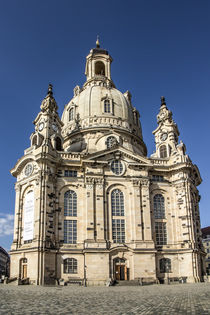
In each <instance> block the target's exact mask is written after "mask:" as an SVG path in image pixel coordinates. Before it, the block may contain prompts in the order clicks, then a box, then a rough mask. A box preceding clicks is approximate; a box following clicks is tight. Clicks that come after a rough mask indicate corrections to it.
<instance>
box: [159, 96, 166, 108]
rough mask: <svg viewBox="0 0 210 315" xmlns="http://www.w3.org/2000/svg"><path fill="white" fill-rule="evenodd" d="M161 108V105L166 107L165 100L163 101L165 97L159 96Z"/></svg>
mask: <svg viewBox="0 0 210 315" xmlns="http://www.w3.org/2000/svg"><path fill="white" fill-rule="evenodd" d="M160 99H161V106H162V105H166V100H165V97H164V96H161V98H160Z"/></svg>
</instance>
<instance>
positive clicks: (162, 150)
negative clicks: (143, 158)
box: [159, 144, 168, 159]
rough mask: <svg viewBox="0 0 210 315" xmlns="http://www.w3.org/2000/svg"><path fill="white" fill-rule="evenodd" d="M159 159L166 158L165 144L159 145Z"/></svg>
mask: <svg viewBox="0 0 210 315" xmlns="http://www.w3.org/2000/svg"><path fill="white" fill-rule="evenodd" d="M159 152H160V158H161V159H165V158H167V157H168V152H167V146H166V145H165V144H161V146H160V148H159Z"/></svg>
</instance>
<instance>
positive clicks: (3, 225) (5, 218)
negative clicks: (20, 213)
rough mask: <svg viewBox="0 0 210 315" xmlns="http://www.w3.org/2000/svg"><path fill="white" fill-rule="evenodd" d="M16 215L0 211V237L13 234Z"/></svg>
mask: <svg viewBox="0 0 210 315" xmlns="http://www.w3.org/2000/svg"><path fill="white" fill-rule="evenodd" d="M13 227H14V215H12V214H6V213H2V212H0V237H2V236H7V235H11V234H13Z"/></svg>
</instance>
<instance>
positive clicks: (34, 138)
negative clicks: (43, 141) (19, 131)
mask: <svg viewBox="0 0 210 315" xmlns="http://www.w3.org/2000/svg"><path fill="white" fill-rule="evenodd" d="M32 145H37V135H35V136H34V137H33V139H32Z"/></svg>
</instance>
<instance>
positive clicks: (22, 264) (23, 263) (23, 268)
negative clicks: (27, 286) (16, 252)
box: [20, 258, 27, 279]
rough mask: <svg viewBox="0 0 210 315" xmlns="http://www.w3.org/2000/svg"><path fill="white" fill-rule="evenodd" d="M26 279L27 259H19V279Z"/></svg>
mask: <svg viewBox="0 0 210 315" xmlns="http://www.w3.org/2000/svg"><path fill="white" fill-rule="evenodd" d="M26 278H27V258H21V259H20V279H26Z"/></svg>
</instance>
